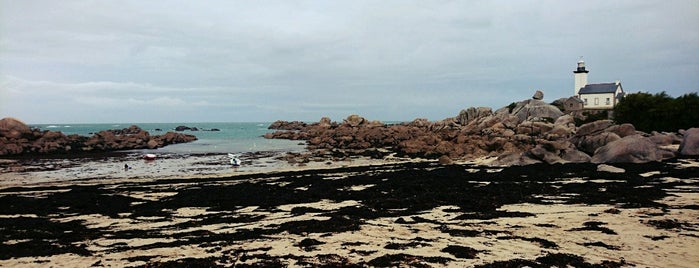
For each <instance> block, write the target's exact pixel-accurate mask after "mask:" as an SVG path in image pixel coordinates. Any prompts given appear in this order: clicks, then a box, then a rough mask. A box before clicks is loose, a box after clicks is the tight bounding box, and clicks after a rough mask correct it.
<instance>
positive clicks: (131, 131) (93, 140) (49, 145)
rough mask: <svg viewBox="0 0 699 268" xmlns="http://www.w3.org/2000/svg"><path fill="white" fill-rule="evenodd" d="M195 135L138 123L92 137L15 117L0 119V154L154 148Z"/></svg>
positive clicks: (101, 132) (91, 151)
mask: <svg viewBox="0 0 699 268" xmlns="http://www.w3.org/2000/svg"><path fill="white" fill-rule="evenodd" d="M195 140H197V137H196V136H194V135H188V134H182V133H176V132H167V133H165V134H163V135H150V133H148V131H145V130H143V129H141V128H140V127H138V126H135V125H134V126H130V127H128V128H124V129H115V130H103V131H100V132H97V133H95V134H94V135H92V136H91V137H85V136H80V135H65V134H63V133H62V132H60V131H48V130H46V131H41V130H39V129H32V128H30V127H29V126H27V125H26V124H24V123H23V122H22V121H20V120H17V119H14V118H3V119H1V120H0V156H22V155H66V156H75V155H84V154H89V153H104V152H113V151H121V150H131V149H155V148H160V147H163V146H167V145H170V144H176V143H185V142H192V141H195Z"/></svg>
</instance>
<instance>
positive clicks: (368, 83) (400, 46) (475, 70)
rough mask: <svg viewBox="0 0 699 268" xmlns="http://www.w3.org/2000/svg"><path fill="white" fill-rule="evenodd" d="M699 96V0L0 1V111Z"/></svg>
mask: <svg viewBox="0 0 699 268" xmlns="http://www.w3.org/2000/svg"><path fill="white" fill-rule="evenodd" d="M580 56H584V59H585V61H586V63H587V67H588V70H590V73H589V81H590V82H591V83H601V82H613V81H615V80H621V82H622V85H623V87H624V89H625V90H626V91H627V92H638V91H643V92H651V93H657V92H660V91H666V92H667V93H668V94H670V95H671V96H674V97H676V96H680V95H682V94H686V93H691V92H697V91H699V1H696V0H688V1H682V0H676V1H664V0H660V1H650V0H648V1H647V0H631V1H606V0H605V1H558V0H556V1H422V0H421V1H402V0H401V1H385V0H382V1H355V0H352V1H287V0H282V1H140V0H139V1H32V0H22V1H14V0H0V117H6V116H13V117H17V118H20V119H22V120H24V121H25V122H28V123H97V122H104V123H113V122H114V123H116V122H120V123H123V122H136V123H138V122H203V121H208V122H252V121H273V120H277V119H283V120H306V121H317V120H318V119H320V118H321V117H322V116H330V117H331V118H332V119H333V120H338V121H339V120H342V119H343V118H345V117H347V116H348V115H350V114H359V115H362V116H364V117H366V118H368V119H376V120H386V121H388V120H412V119H414V118H418V117H420V118H428V119H430V120H439V119H443V118H446V117H451V116H455V115H456V114H458V112H459V111H460V110H461V109H464V108H467V107H471V106H488V107H493V108H500V107H503V106H506V105H508V104H509V103H511V102H513V101H519V100H523V99H528V98H531V96H532V95H533V93H534V91H535V90H537V89H540V90H542V91H544V93H545V100H546V101H553V100H555V99H558V98H562V97H568V96H570V95H572V94H573V74H572V71H573V70H574V69H575V64H576V62H577V61H578V59H579V57H580Z"/></svg>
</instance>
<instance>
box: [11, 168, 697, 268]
mask: <svg viewBox="0 0 699 268" xmlns="http://www.w3.org/2000/svg"><path fill="white" fill-rule="evenodd" d="M243 157H244V161H245V162H246V165H244V166H243V167H241V168H238V169H232V168H231V167H230V166H227V165H221V164H220V163H221V162H222V161H225V156H222V155H202V156H190V157H186V158H178V157H175V156H172V157H170V158H168V157H167V156H165V157H163V158H162V159H158V160H156V161H155V162H154V163H153V162H146V161H143V160H141V159H138V157H137V156H135V155H134V156H126V157H125V156H120V157H119V158H118V159H117V158H110V157H106V158H103V159H91V160H85V161H82V160H81V161H75V160H71V161H72V163H73V164H64V165H62V166H61V167H60V168H54V169H52V170H43V171H40V170H36V169H34V170H31V169H25V171H21V172H20V171H12V167H11V166H12V165H11V163H9V162H7V161H6V162H4V163H3V167H4V171H3V173H2V174H1V175H0V178H2V184H0V202H2V203H3V206H2V211H0V223H1V224H0V227H1V230H2V231H1V232H0V235H2V237H3V239H2V240H3V242H2V244H0V266H3V267H14V266H22V267H47V266H62V267H65V266H71V267H169V266H190V267H233V266H235V267H247V266H290V267H299V266H306V267H308V266H357V267H365V266H373V267H393V266H411V267H412V266H415V267H513V266H514V267H521V266H532V267H541V266H543V267H552V266H556V267H563V266H573V267H589V266H600V267H695V265H696V263H699V253H697V252H699V251H698V250H697V249H698V247H699V229H698V228H699V211H698V210H697V209H699V207H698V206H697V204H699V162H698V161H696V160H693V159H679V160H673V161H670V162H665V163H647V164H619V165H615V167H617V168H621V169H623V170H624V172H623V173H614V172H605V171H598V170H597V166H596V165H594V164H566V165H545V164H542V165H531V166H525V167H508V168H497V167H488V166H482V165H476V164H473V163H469V164H465V163H461V164H455V165H439V164H437V163H435V162H430V161H409V162H405V161H398V160H396V161H392V162H391V161H386V162H383V163H381V162H380V161H376V160H366V159H353V160H352V161H337V162H332V161H329V162H330V163H328V162H317V163H313V162H312V163H308V164H305V165H303V166H300V167H299V166H298V165H291V164H288V163H284V162H280V161H278V160H275V159H274V155H257V156H252V155H249V156H243ZM51 161H67V160H48V162H51ZM48 162H47V163H48ZM43 164H46V163H43ZM124 164H127V165H129V166H131V169H129V170H124V169H123V167H124ZM54 165H58V164H54Z"/></svg>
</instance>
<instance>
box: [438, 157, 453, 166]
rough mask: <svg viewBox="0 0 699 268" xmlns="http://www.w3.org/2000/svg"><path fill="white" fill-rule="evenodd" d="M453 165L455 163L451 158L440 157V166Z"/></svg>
mask: <svg viewBox="0 0 699 268" xmlns="http://www.w3.org/2000/svg"><path fill="white" fill-rule="evenodd" d="M453 163H454V161H452V160H451V158H449V156H446V155H443V156H440V157H439V164H441V165H451V164H453Z"/></svg>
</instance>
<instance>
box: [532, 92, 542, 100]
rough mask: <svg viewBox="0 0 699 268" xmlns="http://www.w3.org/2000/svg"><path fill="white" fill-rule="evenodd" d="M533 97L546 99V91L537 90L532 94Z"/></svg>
mask: <svg viewBox="0 0 699 268" xmlns="http://www.w3.org/2000/svg"><path fill="white" fill-rule="evenodd" d="M532 99H535V100H543V99H544V92H541V90H537V91H536V92H534V96H532Z"/></svg>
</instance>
